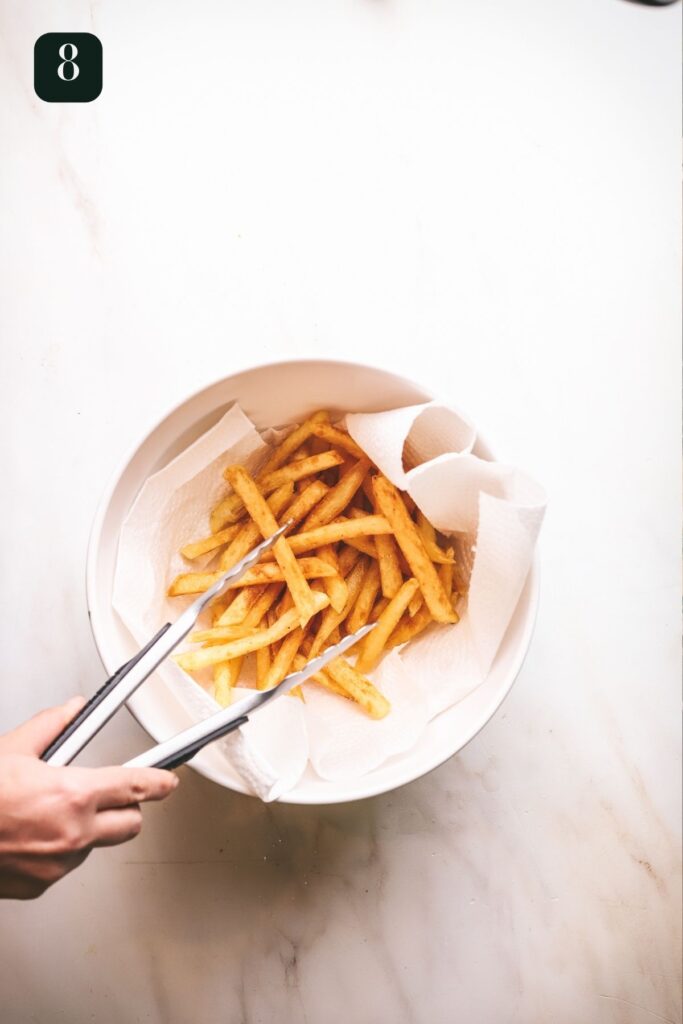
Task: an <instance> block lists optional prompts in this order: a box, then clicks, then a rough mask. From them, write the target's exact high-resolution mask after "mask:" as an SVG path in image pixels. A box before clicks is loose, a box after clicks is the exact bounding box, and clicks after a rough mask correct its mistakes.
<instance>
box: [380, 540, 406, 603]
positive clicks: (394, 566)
mask: <svg viewBox="0 0 683 1024" xmlns="http://www.w3.org/2000/svg"><path fill="white" fill-rule="evenodd" d="M375 550H376V552H377V562H378V565H379V576H380V580H381V582H382V594H383V595H384V597H388V598H392V597H394V595H395V594H398V592H399V590H400V589H401V584H402V583H403V574H402V573H401V566H400V563H399V560H398V548H397V547H396V541H395V540H394V538H393V537H375Z"/></svg>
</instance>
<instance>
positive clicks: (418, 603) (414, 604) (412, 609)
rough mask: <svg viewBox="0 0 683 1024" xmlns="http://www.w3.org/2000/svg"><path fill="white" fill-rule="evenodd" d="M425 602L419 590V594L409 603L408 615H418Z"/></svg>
mask: <svg viewBox="0 0 683 1024" xmlns="http://www.w3.org/2000/svg"><path fill="white" fill-rule="evenodd" d="M423 604H424V598H423V596H422V594H421V593H420V591H419V590H418V592H417V594H416V595H415V597H414V598H413V599H412V601H411V602H410V604H409V605H408V615H417V613H418V612H419V610H420V608H421V607H422V605H423Z"/></svg>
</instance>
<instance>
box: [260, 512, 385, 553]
mask: <svg viewBox="0 0 683 1024" xmlns="http://www.w3.org/2000/svg"><path fill="white" fill-rule="evenodd" d="M390 533H391V527H390V526H389V523H388V522H387V520H386V519H385V518H384V516H364V515H361V516H355V517H354V518H353V519H345V518H344V517H341V518H339V519H337V520H336V521H335V522H334V523H328V524H327V525H325V526H316V527H315V528H314V529H313V530H304V531H302V532H301V533H296V534H293V535H292V534H290V535H289V536H288V538H287V539H288V541H289V546H290V547H291V549H292V551H293V552H294V554H295V555H299V554H301V553H302V552H303V551H312V550H313V548H317V547H321V546H322V545H329V544H338V543H339V541H341V540H345V541H347V542H348V541H349V540H350V539H351V538H354V537H370V536H374V537H375V538H376V537H377V536H378V535H380V534H387V535H388V534H390ZM272 557H273V556H272V552H270V551H267V552H266V554H265V555H264V561H270V560H271V558H272Z"/></svg>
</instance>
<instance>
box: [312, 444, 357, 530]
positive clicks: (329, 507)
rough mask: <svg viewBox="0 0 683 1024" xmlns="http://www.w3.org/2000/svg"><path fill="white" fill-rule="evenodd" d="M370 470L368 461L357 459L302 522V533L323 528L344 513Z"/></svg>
mask: <svg viewBox="0 0 683 1024" xmlns="http://www.w3.org/2000/svg"><path fill="white" fill-rule="evenodd" d="M369 468H370V460H369V459H366V458H362V459H359V461H358V462H356V463H355V464H354V465H353V466H352V467H351V469H348V470H347V471H346V473H344V475H343V476H342V477H340V479H339V483H337V484H336V485H335V486H334V487H333V488H332V490H331V491H330V493H329V494H326V495H325V497H324V498H323V500H322V501H321V502H320V504H319V505H317V506H316V507H315V508H314V509H313V511H312V512H311V514H310V515H309V516H308V518H307V519H306V520H305V522H304V531H306V530H313V529H315V527H316V526H325V524H326V523H331V522H332V520H333V519H336V518H337V516H338V515H340V513H341V512H343V511H344V509H345V508H346V506H347V505H348V503H349V502H350V501H351V498H352V497H353V496H354V494H355V493H356V491H357V490H358V488H359V487H360V485H361V484H362V483H363V479H364V477H365V476H366V475H367V472H368V470H369Z"/></svg>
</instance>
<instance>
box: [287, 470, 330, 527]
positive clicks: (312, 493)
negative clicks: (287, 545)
mask: <svg viewBox="0 0 683 1024" xmlns="http://www.w3.org/2000/svg"><path fill="white" fill-rule="evenodd" d="M328 491H329V487H328V486H327V484H324V483H323V482H322V480H313V481H311V482H310V483H309V482H308V481H304V482H303V490H301V491H300V492H299V493H298V494H297V495H296V497H295V498H294V500H293V501H292V502H291V504H289V505H287V508H286V509H285V510H284V512H283V513H282V515H281V516H280V522H281V523H283V522H285V521H287V522H291V524H292V527H295V526H298V524H299V523H300V522H301V520H302V519H305V518H306V516H307V515H308V513H309V512H310V511H311V509H312V508H315V506H316V505H317V504H318V502H319V501H320V499H321V498H324V497H325V495H326V494H327V492H328Z"/></svg>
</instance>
